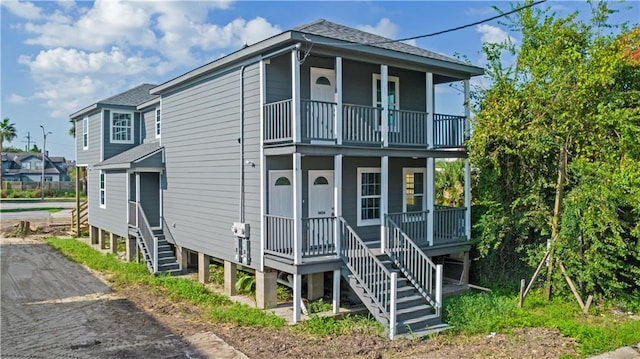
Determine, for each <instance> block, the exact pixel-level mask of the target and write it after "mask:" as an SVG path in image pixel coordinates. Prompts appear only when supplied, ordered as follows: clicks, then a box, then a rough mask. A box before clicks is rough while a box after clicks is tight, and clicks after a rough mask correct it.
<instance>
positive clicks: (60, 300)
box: [0, 238, 246, 358]
mask: <svg viewBox="0 0 640 359" xmlns="http://www.w3.org/2000/svg"><path fill="white" fill-rule="evenodd" d="M0 252H1V257H2V258H1V259H2V261H1V263H2V269H1V271H2V278H1V280H2V281H1V297H2V311H1V314H2V320H1V321H2V334H1V348H0V357H2V358H26V357H29V358H246V357H245V356H244V355H243V354H242V353H240V352H237V351H235V350H234V349H233V348H231V347H230V346H228V345H227V344H225V343H224V342H222V340H220V339H219V338H217V337H216V336H215V335H213V334H212V333H208V332H200V333H195V334H193V335H190V336H189V337H184V338H181V337H179V336H178V335H176V334H174V333H173V332H171V331H170V330H169V329H168V328H167V327H165V326H164V325H163V324H161V323H159V322H158V321H157V320H155V319H154V318H153V317H152V316H150V315H149V314H147V313H146V312H145V311H144V310H142V309H140V308H138V307H137V306H136V305H135V304H134V303H133V302H131V301H129V300H128V299H127V298H124V297H118V296H117V295H115V294H113V293H112V292H111V290H110V289H109V287H108V286H107V285H106V284H105V283H104V282H103V281H101V280H100V279H98V278H97V277H96V276H94V275H93V274H92V273H90V272H89V271H88V270H87V269H85V268H84V267H82V266H80V265H78V264H76V263H73V262H71V261H68V260H67V259H65V258H64V257H63V256H62V255H61V254H60V253H58V252H56V251H55V250H53V249H52V248H51V247H49V246H48V245H47V244H45V243H44V242H43V241H41V240H34V239H28V238H27V239H21V238H0Z"/></svg>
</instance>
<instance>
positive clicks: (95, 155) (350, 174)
mask: <svg viewBox="0 0 640 359" xmlns="http://www.w3.org/2000/svg"><path fill="white" fill-rule="evenodd" d="M482 73H483V69H481V68H478V67H475V66H472V65H470V64H467V63H465V62H462V61H460V60H457V59H453V58H450V57H446V56H443V55H440V54H437V53H434V52H431V51H428V50H425V49H421V48H418V47H414V46H411V45H407V44H404V43H401V42H393V41H390V40H389V39H386V38H383V37H380V36H376V35H372V34H369V33H366V32H363V31H360V30H356V29H353V28H349V27H346V26H342V25H339V24H335V23H332V22H329V21H326V20H318V21H315V22H313V23H309V24H306V25H301V26H299V27H296V28H294V29H291V30H289V31H285V32H283V33H281V34H279V35H276V36H273V37H271V38H269V39H266V40H264V41H261V42H259V43H256V44H254V45H251V46H247V47H245V48H243V49H241V50H239V51H237V52H235V53H232V54H230V55H227V56H225V57H222V58H220V59H217V60H215V61H213V62H210V63H208V64H205V65H203V66H201V67H198V68H196V69H194V70H192V71H189V72H187V73H185V74H183V75H181V76H178V77H176V78H174V79H171V80H169V81H167V82H165V83H163V84H160V85H150V84H143V85H140V86H138V87H136V88H133V89H131V90H129V91H126V92H124V93H121V94H118V95H116V96H113V97H111V98H109V99H105V100H103V101H99V102H97V103H95V104H92V105H90V106H88V107H85V108H83V109H81V110H79V111H77V112H76V113H74V114H72V115H71V118H72V119H73V120H74V121H75V124H76V133H77V134H78V136H77V141H78V142H77V145H76V147H77V162H78V166H82V167H85V168H86V169H87V171H88V172H87V173H88V174H87V180H88V193H89V196H88V198H89V224H90V225H91V228H92V230H91V234H92V237H93V238H94V240H97V239H98V238H104V236H105V235H107V234H108V235H111V236H117V237H124V238H127V239H128V244H129V246H130V247H133V246H136V245H137V246H138V248H139V249H140V251H141V252H142V253H143V254H144V256H145V259H146V261H147V263H148V266H149V268H150V270H151V271H153V272H163V271H172V270H183V269H185V268H186V266H187V265H188V264H189V261H191V259H192V258H193V259H195V258H196V256H197V258H198V269H199V272H200V278H201V280H206V276H207V273H208V265H209V262H210V259H211V258H215V259H217V260H220V261H223V262H224V264H225V288H226V290H227V292H228V293H229V294H232V292H233V291H234V282H235V274H236V269H237V266H238V265H242V266H244V267H248V268H252V269H254V270H255V272H256V279H257V281H256V285H257V294H256V297H257V298H256V299H257V303H258V305H259V306H260V307H262V308H269V307H273V306H275V304H276V279H277V278H278V276H280V277H281V278H291V282H290V285H291V286H292V288H293V294H294V302H293V309H294V310H293V320H294V321H298V320H299V319H300V315H301V314H300V313H301V299H302V296H303V290H304V291H305V293H306V296H307V297H308V298H309V299H315V298H318V297H322V296H325V295H326V296H328V297H330V298H332V300H333V304H334V310H335V311H337V309H338V306H339V304H340V303H339V301H340V291H341V289H340V288H341V286H340V283H341V281H345V282H347V283H348V284H349V286H350V288H351V290H352V291H353V292H354V293H355V294H356V295H357V296H358V297H359V298H360V300H361V301H362V303H364V305H365V306H366V307H367V308H368V309H369V310H370V311H371V313H372V315H373V316H374V317H375V318H376V319H378V320H379V321H380V322H381V323H382V324H383V325H384V326H385V328H386V330H387V333H388V335H389V336H390V337H394V336H396V335H401V334H406V333H413V334H414V335H420V334H424V333H427V332H429V331H430V330H437V329H438V328H441V327H442V326H443V325H444V324H442V322H441V307H442V280H443V267H442V263H443V262H444V261H445V260H446V259H447V258H451V257H456V258H466V260H464V261H462V263H463V264H464V266H462V267H463V268H464V269H463V270H462V272H463V273H462V278H465V277H466V274H467V272H468V267H469V266H468V250H469V247H470V245H469V239H470V228H471V223H470V222H471V219H470V218H471V216H470V191H469V188H470V187H469V184H470V170H469V163H468V160H467V151H466V148H465V140H466V138H467V135H468V133H469V121H468V111H465V113H467V115H466V116H455V115H449V114H443V113H440V112H438V110H437V109H436V108H435V105H434V103H435V101H434V100H435V95H436V94H435V91H434V88H435V86H436V85H438V84H447V83H452V82H462V83H463V84H464V89H465V94H466V96H467V97H466V98H467V99H468V93H469V85H468V84H469V79H470V78H471V77H473V76H477V75H481V74H482ZM461 112H462V111H461ZM451 158H455V159H462V160H464V161H465V162H466V166H465V167H466V176H465V199H466V205H465V207H461V208H456V207H445V206H441V205H439V204H438V203H436V201H435V189H434V175H435V161H436V160H437V159H451ZM325 282H326V283H327V284H328V285H327V286H325ZM303 285H304V286H303Z"/></svg>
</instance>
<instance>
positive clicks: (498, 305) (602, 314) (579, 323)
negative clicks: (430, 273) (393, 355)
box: [444, 291, 640, 355]
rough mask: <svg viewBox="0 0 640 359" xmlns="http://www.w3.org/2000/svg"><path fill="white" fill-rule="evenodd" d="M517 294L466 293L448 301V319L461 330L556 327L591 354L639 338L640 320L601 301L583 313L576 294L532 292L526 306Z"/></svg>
mask: <svg viewBox="0 0 640 359" xmlns="http://www.w3.org/2000/svg"><path fill="white" fill-rule="evenodd" d="M517 303H518V295H517V294H499V293H480V294H466V295H462V296H458V297H455V298H450V299H448V300H446V301H445V305H444V313H445V321H446V322H447V323H449V324H451V325H454V326H455V327H456V331H457V332H458V333H462V334H485V333H490V332H499V331H503V332H504V331H509V330H510V329H512V328H524V327H546V328H557V329H558V330H559V331H560V332H561V333H562V334H563V335H566V336H569V337H572V338H574V339H575V340H576V341H577V343H578V348H577V350H578V352H579V353H580V354H582V355H591V354H597V353H602V352H606V351H610V350H614V349H616V348H618V347H621V346H625V345H633V344H637V343H638V342H639V341H640V320H632V319H628V318H624V317H615V316H614V315H612V314H611V313H612V311H611V308H609V307H608V306H606V305H604V304H603V305H600V307H599V308H597V309H596V308H592V310H591V313H590V314H591V315H589V316H585V315H583V313H582V311H581V309H580V308H579V306H578V304H577V303H576V302H575V299H574V298H573V297H562V296H556V297H555V298H554V299H553V300H552V301H551V302H546V301H545V300H544V299H543V297H542V293H540V292H536V291H534V292H532V293H531V294H530V295H529V296H528V297H527V299H526V301H525V305H524V307H523V308H518V306H517Z"/></svg>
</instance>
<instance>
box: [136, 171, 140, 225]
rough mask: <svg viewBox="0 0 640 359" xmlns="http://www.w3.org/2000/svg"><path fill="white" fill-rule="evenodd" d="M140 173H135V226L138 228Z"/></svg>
mask: <svg viewBox="0 0 640 359" xmlns="http://www.w3.org/2000/svg"><path fill="white" fill-rule="evenodd" d="M138 207H140V172H136V226H137V227H138V228H140V218H139V216H140V210H139V209H138Z"/></svg>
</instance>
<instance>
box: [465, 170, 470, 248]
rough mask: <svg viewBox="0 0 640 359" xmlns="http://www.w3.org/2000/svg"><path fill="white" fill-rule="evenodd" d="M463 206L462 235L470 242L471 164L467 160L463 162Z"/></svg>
mask: <svg viewBox="0 0 640 359" xmlns="http://www.w3.org/2000/svg"><path fill="white" fill-rule="evenodd" d="M464 206H465V207H466V208H467V210H466V211H465V217H464V232H465V233H464V234H465V236H466V237H467V240H471V164H470V163H469V159H468V158H465V160H464Z"/></svg>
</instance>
